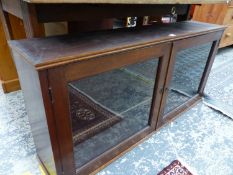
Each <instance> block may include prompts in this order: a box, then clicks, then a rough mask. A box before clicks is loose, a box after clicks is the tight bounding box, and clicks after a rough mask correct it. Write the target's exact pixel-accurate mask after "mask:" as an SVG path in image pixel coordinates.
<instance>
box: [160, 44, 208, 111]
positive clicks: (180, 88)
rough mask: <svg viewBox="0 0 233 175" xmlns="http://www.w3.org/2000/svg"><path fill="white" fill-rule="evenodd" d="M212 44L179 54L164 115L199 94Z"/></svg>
mask: <svg viewBox="0 0 233 175" xmlns="http://www.w3.org/2000/svg"><path fill="white" fill-rule="evenodd" d="M211 46H212V43H208V44H205V45H200V46H197V47H193V48H189V49H185V50H182V51H180V52H178V54H177V56H176V60H175V67H174V71H173V74H172V81H171V84H170V87H169V92H168V97H167V103H166V107H165V111H164V113H165V114H166V113H168V112H170V111H172V110H173V109H175V108H176V107H178V106H180V105H181V104H183V103H185V102H186V101H187V100H189V99H190V98H192V96H194V95H195V94H197V91H198V87H199V84H200V81H201V78H202V74H203V72H204V68H205V66H206V62H207V59H208V56H209V53H210V49H211Z"/></svg>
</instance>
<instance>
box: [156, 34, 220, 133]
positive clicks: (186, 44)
mask: <svg viewBox="0 0 233 175" xmlns="http://www.w3.org/2000/svg"><path fill="white" fill-rule="evenodd" d="M222 34H223V31H217V32H211V33H208V34H204V35H199V36H195V37H191V38H186V39H182V40H178V41H174V42H173V46H172V52H171V57H170V62H169V66H168V71H167V77H166V81H165V85H164V86H165V90H164V92H163V97H162V101H161V106H160V111H159V117H158V122H157V127H156V129H158V128H161V127H162V126H163V125H164V124H166V123H168V122H170V121H172V120H174V119H175V118H176V117H177V116H178V114H181V113H182V112H185V111H186V110H188V109H189V108H190V107H191V106H193V105H194V104H195V103H197V101H199V100H200V99H201V98H202V96H203V92H204V88H205V85H206V83H207V79H208V76H209V73H210V70H211V68H212V65H213V62H214V58H215V55H216V53H217V50H218V46H219V42H220V39H221V36H222ZM208 42H212V46H211V50H210V53H209V56H208V59H207V63H206V65H205V69H204V72H203V74H202V78H201V81H200V84H199V87H198V91H197V94H196V95H194V96H193V97H192V98H191V99H189V100H188V101H186V102H185V103H184V104H182V105H180V106H178V107H176V108H175V109H173V110H172V111H170V112H169V113H167V114H165V115H164V109H165V105H166V99H167V96H168V88H169V83H170V82H171V79H172V75H173V71H174V66H175V60H176V55H177V53H178V52H179V51H181V50H183V49H188V48H192V47H194V46H197V45H201V44H205V43H208Z"/></svg>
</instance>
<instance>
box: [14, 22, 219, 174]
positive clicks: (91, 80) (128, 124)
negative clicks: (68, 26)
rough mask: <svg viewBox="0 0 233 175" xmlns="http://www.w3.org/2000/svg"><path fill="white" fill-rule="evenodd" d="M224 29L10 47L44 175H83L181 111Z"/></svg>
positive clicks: (199, 26) (180, 28) (152, 30)
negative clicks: (45, 173) (46, 173)
mask: <svg viewBox="0 0 233 175" xmlns="http://www.w3.org/2000/svg"><path fill="white" fill-rule="evenodd" d="M223 30H224V28H223V27H221V26H217V25H211V24H205V23H198V22H180V23H174V24H166V25H156V26H147V27H144V28H140V29H134V28H129V29H116V30H108V31H101V32H92V33H84V34H79V35H68V36H58V37H49V38H35V39H27V40H21V41H11V42H10V46H11V48H12V53H13V56H14V60H15V63H16V66H17V70H18V73H19V77H20V83H21V86H22V90H23V92H24V97H25V102H26V108H27V112H28V116H29V120H30V125H31V129H32V134H33V138H34V142H35V145H36V148H37V154H38V158H39V159H40V161H41V162H42V163H43V165H44V167H45V168H46V170H47V171H48V173H49V174H59V175H62V174H67V175H71V174H89V173H91V172H93V171H95V170H96V169H98V168H99V167H101V166H103V165H104V164H106V163H107V162H109V161H110V160H111V159H113V158H115V157H117V156H118V155H120V154H121V153H122V152H124V151H125V150H127V149H128V148H129V147H131V146H132V145H134V144H135V143H137V142H138V141H140V140H141V139H142V138H145V136H147V135H148V134H149V133H151V132H153V131H155V130H156V129H158V128H160V127H161V126H163V125H164V124H165V123H167V122H168V121H170V120H171V119H173V118H174V117H176V116H177V115H178V114H179V113H181V112H183V111H184V110H187V108H188V107H190V106H191V105H193V104H194V103H195V102H196V101H197V100H199V99H200V98H201V96H202V95H203V90H204V87H205V84H206V81H207V78H208V74H209V72H210V69H211V66H212V63H213V60H214V56H215V54H216V51H217V48H218V44H219V39H220V38H221V35H222V33H223Z"/></svg>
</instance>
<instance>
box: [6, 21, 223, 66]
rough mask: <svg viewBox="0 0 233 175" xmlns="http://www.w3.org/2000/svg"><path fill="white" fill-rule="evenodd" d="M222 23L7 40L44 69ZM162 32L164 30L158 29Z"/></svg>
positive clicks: (180, 36) (200, 31)
mask: <svg viewBox="0 0 233 175" xmlns="http://www.w3.org/2000/svg"><path fill="white" fill-rule="evenodd" d="M222 28H223V27H222V26H219V25H212V24H206V23H200V22H179V23H174V24H169V25H155V26H147V27H144V28H143V29H137V28H128V29H119V30H114V31H112V30H107V31H100V32H92V33H88V34H87V33H83V34H78V35H70V36H59V37H48V38H33V39H30V40H20V41H10V45H11V46H12V48H15V49H16V50H17V51H18V52H19V53H20V54H21V55H23V57H24V58H25V59H26V60H27V62H29V63H31V64H32V65H34V66H35V67H36V68H37V69H45V68H48V67H54V66H58V65H63V64H67V63H70V62H75V61H80V60H84V59H89V58H91V57H96V56H101V55H106V54H111V53H114V52H119V51H125V49H127V50H130V49H134V48H137V47H144V46H147V45H151V44H156V43H161V42H167V41H173V40H177V39H184V38H187V37H191V36H196V35H200V34H206V33H209V32H211V31H212V32H213V31H218V30H222ZM161 31H163V32H161Z"/></svg>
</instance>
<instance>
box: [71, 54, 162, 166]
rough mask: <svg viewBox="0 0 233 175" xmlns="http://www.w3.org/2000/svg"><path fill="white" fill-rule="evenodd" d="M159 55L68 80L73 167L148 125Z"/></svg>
mask: <svg viewBox="0 0 233 175" xmlns="http://www.w3.org/2000/svg"><path fill="white" fill-rule="evenodd" d="M157 66H158V59H157V58H155V59H150V60H147V61H144V62H141V63H137V64H133V65H130V66H126V67H123V68H120V69H115V70H112V71H109V72H105V73H101V74H98V75H95V76H91V77H87V78H84V79H81V80H78V81H73V82H70V83H69V84H68V89H69V96H70V111H71V112H70V113H71V121H72V132H73V142H74V152H75V162H76V168H80V167H81V166H82V165H84V164H85V163H87V162H88V161H90V160H92V159H93V158H95V157H97V156H98V155H100V154H102V153H103V152H105V151H107V150H108V149H110V148H112V147H114V146H116V145H117V144H119V143H120V142H122V141H123V140H125V139H127V138H129V137H130V136H132V135H134V134H135V133H137V132H139V131H140V130H142V129H144V128H146V127H147V126H148V121H149V116H150V108H151V102H152V96H153V88H154V83H155V79H156V73H157Z"/></svg>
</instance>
